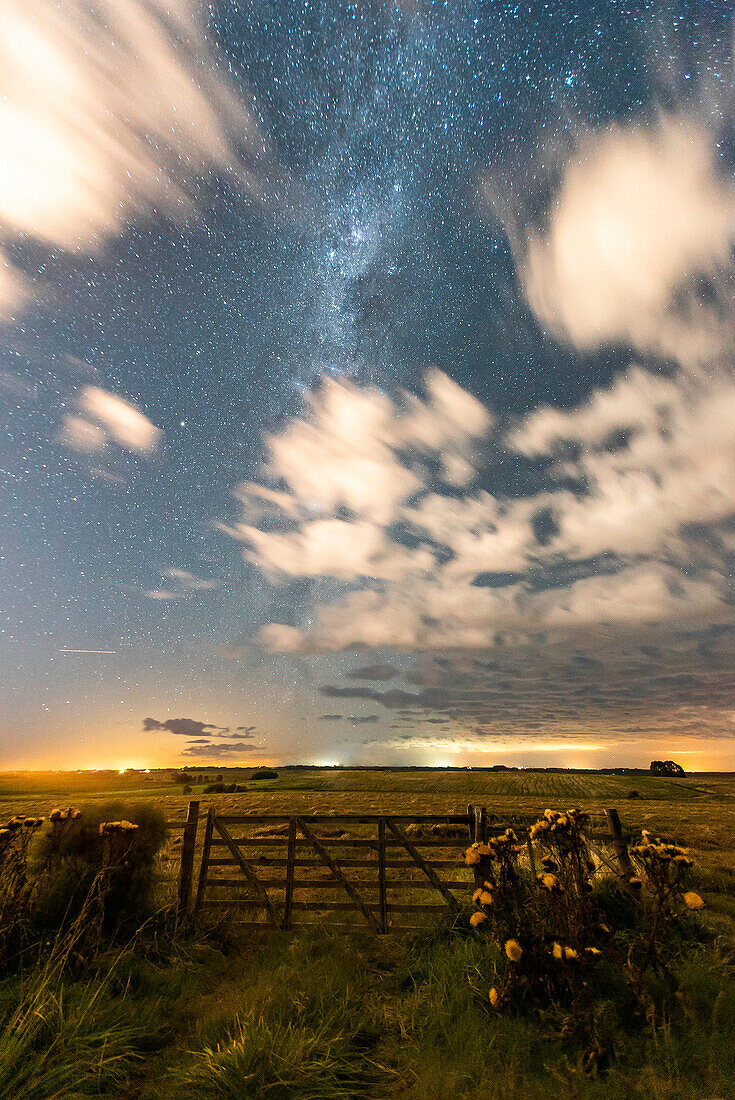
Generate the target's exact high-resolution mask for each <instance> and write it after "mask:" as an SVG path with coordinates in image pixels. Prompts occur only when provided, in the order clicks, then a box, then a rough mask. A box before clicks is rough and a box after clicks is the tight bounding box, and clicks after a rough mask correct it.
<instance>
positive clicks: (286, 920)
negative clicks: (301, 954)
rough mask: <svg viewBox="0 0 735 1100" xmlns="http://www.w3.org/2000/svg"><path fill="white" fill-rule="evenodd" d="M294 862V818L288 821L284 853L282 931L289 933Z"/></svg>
mask: <svg viewBox="0 0 735 1100" xmlns="http://www.w3.org/2000/svg"><path fill="white" fill-rule="evenodd" d="M295 860H296V818H295V817H291V818H289V821H288V850H287V852H286V900H285V902H284V906H283V930H284V932H290V931H291V922H292V913H293V888H294V874H295Z"/></svg>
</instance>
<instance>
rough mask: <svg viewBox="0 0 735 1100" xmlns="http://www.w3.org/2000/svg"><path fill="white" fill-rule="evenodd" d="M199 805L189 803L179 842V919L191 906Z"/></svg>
mask: <svg viewBox="0 0 735 1100" xmlns="http://www.w3.org/2000/svg"><path fill="white" fill-rule="evenodd" d="M198 823H199V803H198V802H190V803H189V809H188V811H187V814H186V824H185V825H184V835H183V838H182V841H181V873H180V875H179V917H185V916H186V914H187V913H188V912H189V908H190V906H191V884H192V879H193V877H194V849H195V847H196V842H197V825H198Z"/></svg>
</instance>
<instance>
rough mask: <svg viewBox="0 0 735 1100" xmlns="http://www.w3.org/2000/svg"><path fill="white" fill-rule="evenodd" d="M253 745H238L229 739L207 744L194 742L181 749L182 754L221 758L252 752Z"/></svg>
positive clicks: (213, 758) (214, 758) (253, 749)
mask: <svg viewBox="0 0 735 1100" xmlns="http://www.w3.org/2000/svg"><path fill="white" fill-rule="evenodd" d="M254 751H255V745H240V744H233V743H232V742H231V741H225V742H222V743H220V742H214V741H210V742H209V743H208V744H206V745H205V744H201V743H199V742H194V741H192V743H191V744H190V745H187V747H186V748H185V749H184V750H183V752H182V754H181V755H182V756H196V757H202V758H204V759H208V760H209V759H212V760H217V759H223V758H229V757H232V756H240V755H241V754H242V753H244V752H254Z"/></svg>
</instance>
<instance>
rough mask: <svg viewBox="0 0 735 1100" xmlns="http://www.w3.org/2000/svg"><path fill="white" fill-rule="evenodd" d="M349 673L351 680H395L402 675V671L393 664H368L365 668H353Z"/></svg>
mask: <svg viewBox="0 0 735 1100" xmlns="http://www.w3.org/2000/svg"><path fill="white" fill-rule="evenodd" d="M347 675H348V676H349V678H350V679H351V680H394V679H395V678H396V676H400V671H399V670H398V669H397V668H395V667H394V666H393V665H389V664H382V665H366V666H365V667H364V668H353V669H352V671H351V672H348V673H347Z"/></svg>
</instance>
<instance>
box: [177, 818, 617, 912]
mask: <svg viewBox="0 0 735 1100" xmlns="http://www.w3.org/2000/svg"><path fill="white" fill-rule="evenodd" d="M200 816H201V815H200V804H199V803H198V802H190V803H189V808H188V812H187V816H186V821H184V822H178V823H176V826H177V828H178V829H181V830H182V838H181V862H180V870H179V882H178V905H179V912H180V914H181V915H182V916H184V915H186V914H188V913H190V912H191V911H192V909H193V911H194V913H198V912H201V911H202V910H203V909H223V908H227V909H232V910H233V911H235V912H242V913H243V914H249V915H250V917H251V918H255V917H257V919H243V920H241V921H239V922H238V923H239V924H241V925H244V926H248V927H258V928H262V929H266V928H274V929H279V930H281V931H291V930H293V929H296V928H300V927H304V926H306V925H314V924H320V923H323V922H324V921H325V920H326V919H329V915H330V914H340V915H343V916H348V917H351V918H352V923H348V925H339V927H348V928H352V929H357V928H359V927H362V928H366V929H369V930H370V931H372V932H376V933H385V932H394V931H395V932H398V931H408V930H415V929H417V928H419V927H420V924H417V923H416V920H417V919H421V917H422V915H424V914H438V913H449V914H451V913H458V912H459V911H460V910H461V908H462V907H463V906H464V905H465V904H466V903H467V898H468V895H469V891H470V889H471V887H472V884H473V872H472V871H471V869H470V868H467V867H465V865H464V862H463V859H462V854H463V852H464V850H465V848H466V847H467V844H468V843H472V842H473V841H474V840H480V841H482V840H486V839H487V836H488V833H489V832H490V831H492V832H500V831H502V830H503V829H505V828H506V827H507V826H508V825H509V824H512V825H513V826H514V827H516V828H517V827H519V825H520V823H521V822H522V821H523V822H526V821H527V822H528V823H530V822H531V821H533V820H535V818H536V815H535V814H527V815H526V814H523V815H511V818H512V820H511V821H510V822H509V821H507V820H502V821H501V820H499V819H497V818H495V817H494V816H493V815H492V814H488V812H487V809H486V808H485V807H484V806H468V807H467V813H466V814H338V815H337V814H300V815H296V814H294V815H288V814H227V813H224V814H220V813H218V812H217V810H216V807H214V806H210V807H209V808H208V811H207V814H206V818H205V824H204V832H203V837H202V838H201V859H200V865H199V872H198V876H196V875H195V862H196V851H197V840H198V837H200V836H201V833H200V828H199V827H200ZM591 818H592V820H591V822H590V826H591V827H590V835H591V836H595V837H597V838H598V840H601V841H602V842H603V843H605V842H606V843H607V845H608V846H609V848H611V849H612V850H609V849H608V850H607V851H606V850H604V849H603V848H601V847H600V846H599V844H598V845H594V849H595V853H596V854H597V855H598V858H600V860H601V862H602V863H604V864H605V865H607V867H608V868H610V869H611V870H613V871H615V872H616V873H618V874H627V873H629V871H628V868H629V857H628V851H627V847H626V845H625V841H624V838H623V834H622V829H621V826H620V819H619V817H618V814H617V811H615V810H613V809H610V810H606V811H605V812H604V814H602V813H601V814H596V815H595V814H593V815H591ZM593 843H594V842H593ZM528 860H529V863H530V868H531V870H532V871H533V872H534V873H535V869H536V868H535V861H534V853H533V847H532V845H531V844H530V842H529V844H528ZM195 878H196V888H195ZM411 920H413V922H414V923H410V921H411ZM330 926H332V927H337V926H336V925H335V924H334V923H333V921H332V920H330Z"/></svg>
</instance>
